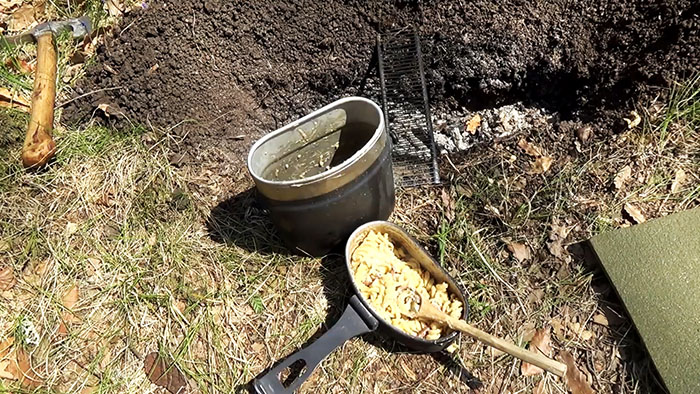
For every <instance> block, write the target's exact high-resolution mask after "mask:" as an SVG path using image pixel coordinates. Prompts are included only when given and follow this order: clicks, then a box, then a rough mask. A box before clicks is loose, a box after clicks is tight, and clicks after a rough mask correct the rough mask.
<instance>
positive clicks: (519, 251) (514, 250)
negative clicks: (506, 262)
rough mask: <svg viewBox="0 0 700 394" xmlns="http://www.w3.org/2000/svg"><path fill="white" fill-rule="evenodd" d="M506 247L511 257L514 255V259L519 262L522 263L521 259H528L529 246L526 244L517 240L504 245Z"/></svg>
mask: <svg viewBox="0 0 700 394" xmlns="http://www.w3.org/2000/svg"><path fill="white" fill-rule="evenodd" d="M506 247H507V248H508V250H509V251H510V253H511V254H513V257H515V259H516V260H518V261H519V262H521V263H522V262H523V261H525V260H529V259H530V248H529V247H528V246H527V245H525V244H521V243H518V242H511V243H509V244H508V245H506Z"/></svg>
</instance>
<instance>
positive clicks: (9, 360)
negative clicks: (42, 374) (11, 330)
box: [0, 337, 41, 388]
mask: <svg viewBox="0 0 700 394" xmlns="http://www.w3.org/2000/svg"><path fill="white" fill-rule="evenodd" d="M14 342H15V338H14V337H9V338H7V339H5V340H4V341H2V342H0V360H2V361H0V378H4V379H10V380H18V381H19V382H20V384H21V385H22V387H24V388H36V387H39V386H40V385H41V380H40V379H39V377H38V376H37V374H36V373H35V372H34V370H33V369H32V368H31V363H30V360H29V355H27V352H26V351H25V350H24V349H22V348H21V347H18V348H17V349H15V350H14V351H12V345H13V344H14Z"/></svg>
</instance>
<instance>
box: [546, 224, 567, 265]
mask: <svg viewBox="0 0 700 394" xmlns="http://www.w3.org/2000/svg"><path fill="white" fill-rule="evenodd" d="M568 235H569V230H568V229H567V228H566V227H564V226H560V225H559V221H558V220H555V221H554V222H552V230H551V231H550V233H549V240H550V241H551V242H548V243H547V249H549V252H550V253H551V254H552V255H553V256H555V257H558V258H560V259H562V260H567V258H568V257H569V254H568V252H567V251H566V248H565V247H564V245H563V242H564V241H565V240H566V237H567V236H568Z"/></svg>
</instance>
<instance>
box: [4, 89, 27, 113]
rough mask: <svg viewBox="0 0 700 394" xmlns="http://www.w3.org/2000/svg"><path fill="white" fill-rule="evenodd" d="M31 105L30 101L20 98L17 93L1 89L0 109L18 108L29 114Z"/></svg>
mask: <svg viewBox="0 0 700 394" xmlns="http://www.w3.org/2000/svg"><path fill="white" fill-rule="evenodd" d="M30 106H31V104H30V103H29V100H27V99H25V98H24V97H22V96H20V95H19V93H17V92H11V91H10V90H9V89H6V88H2V87H0V107H5V108H16V109H19V110H21V111H24V112H29V108H30Z"/></svg>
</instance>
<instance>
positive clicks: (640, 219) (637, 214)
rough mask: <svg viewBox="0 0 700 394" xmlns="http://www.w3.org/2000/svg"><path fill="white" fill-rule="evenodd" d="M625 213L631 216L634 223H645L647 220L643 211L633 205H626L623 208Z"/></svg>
mask: <svg viewBox="0 0 700 394" xmlns="http://www.w3.org/2000/svg"><path fill="white" fill-rule="evenodd" d="M623 213H626V214H627V215H629V217H630V218H631V219H632V221H633V222H634V223H637V224H639V223H644V222H646V220H647V219H646V218H645V217H644V214H642V211H640V210H639V208H637V207H636V206H634V205H632V204H631V203H626V204H625V206H624V208H623Z"/></svg>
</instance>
